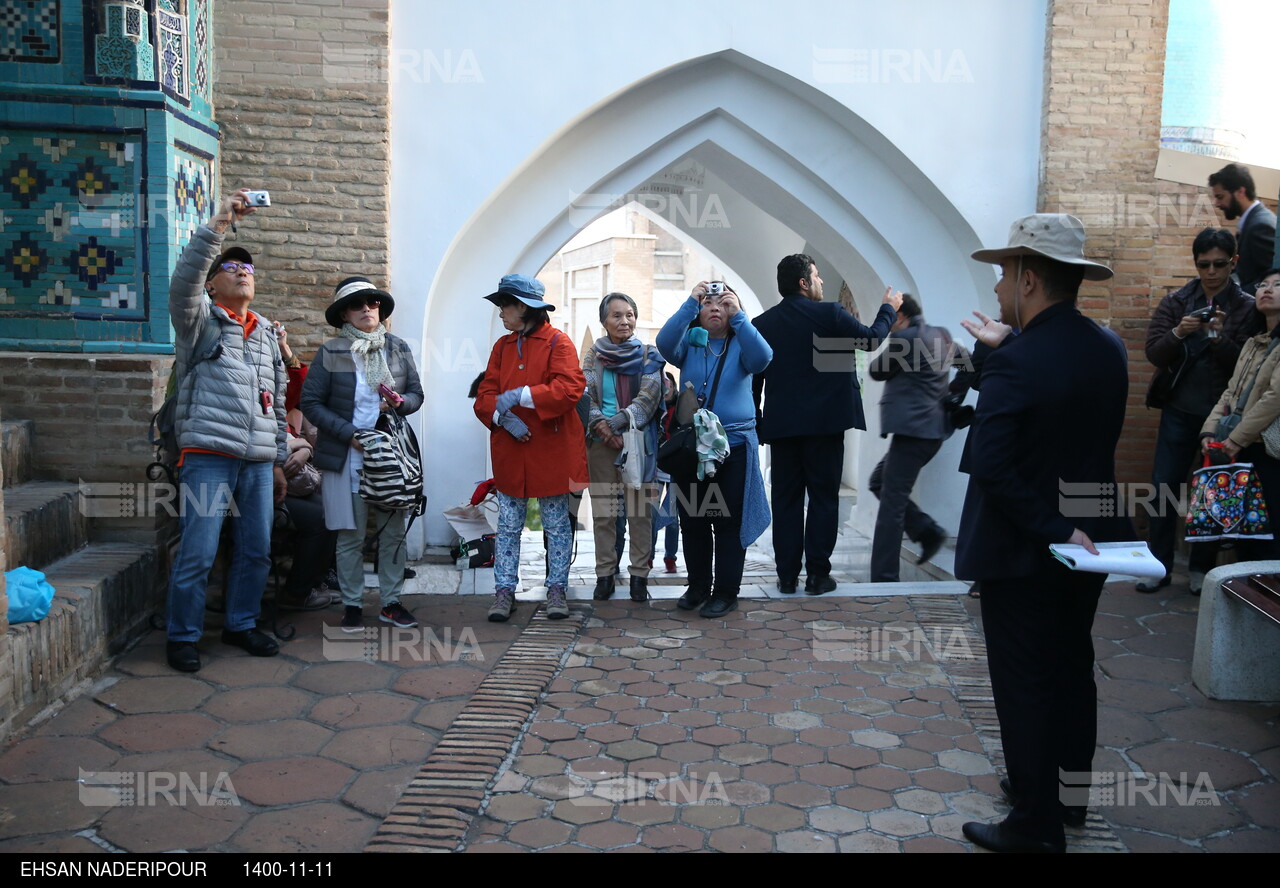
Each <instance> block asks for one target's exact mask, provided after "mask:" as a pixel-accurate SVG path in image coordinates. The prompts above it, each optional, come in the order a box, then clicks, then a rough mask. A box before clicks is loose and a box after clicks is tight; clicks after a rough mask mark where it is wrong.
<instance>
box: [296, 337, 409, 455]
mask: <svg viewBox="0 0 1280 888" xmlns="http://www.w3.org/2000/svg"><path fill="white" fill-rule="evenodd" d="M384 348H386V350H387V367H388V369H390V370H391V375H392V376H393V377H394V378H395V384H394V385H393V386H392V388H394V389H395V390H396V393H397V394H399V395H400V396H401V397H402V398H404V403H403V404H401V405H400V406H399V407H397V408H396V412H397V413H399V414H400V415H401V416H408V415H409V414H410V413H415V412H417V411H418V410H419V409H420V408H421V407H422V397H423V395H422V383H421V382H420V381H419V380H418V368H417V367H416V366H415V365H414V363H413V353H412V352H411V351H410V350H409V344H408V343H407V342H405V341H404V340H403V339H400V338H399V337H396V336H392V335H391V334H390V333H388V334H387V341H386V345H385V346H384ZM298 406H299V407H300V408H301V409H302V415H303V416H305V417H306V418H307V419H309V420H311V422H312V423H313V424H314V425H315V427H316V428H317V429H319V430H320V435H319V437H318V439H317V441H316V453H315V457H314V458H313V459H312V462H313V463H315V465H316V466H317V467H319V468H321V469H324V470H325V471H329V472H340V471H342V466H343V464H344V463H345V462H346V459H347V450H348V449H350V447H351V439H352V438H353V437H354V436H355V433H356V427H355V426H354V425H352V424H351V418H352V417H353V416H354V415H355V412H356V365H355V361H354V359H353V358H352V357H351V340H350V339H343V338H341V337H339V338H337V339H330V340H329V341H328V342H326V343H325V344H324V345H322V346H320V351H318V352H316V357H315V360H314V361H312V362H311V368H310V369H309V370H308V371H307V381H306V382H304V383H303V384H302V398H301V400H300V402H299V404H298Z"/></svg>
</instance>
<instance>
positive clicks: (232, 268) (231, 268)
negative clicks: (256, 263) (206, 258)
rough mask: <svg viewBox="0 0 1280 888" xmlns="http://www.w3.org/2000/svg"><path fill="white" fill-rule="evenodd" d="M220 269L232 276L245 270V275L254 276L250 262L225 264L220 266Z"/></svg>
mask: <svg viewBox="0 0 1280 888" xmlns="http://www.w3.org/2000/svg"><path fill="white" fill-rule="evenodd" d="M219 268H221V269H222V270H223V271H226V272H229V273H231V274H235V273H236V272H238V271H239V270H240V269H242V268H243V269H244V273H245V274H247V275H252V274H253V266H252V265H250V264H249V263H248V262H223V263H222V265H220V266H219Z"/></svg>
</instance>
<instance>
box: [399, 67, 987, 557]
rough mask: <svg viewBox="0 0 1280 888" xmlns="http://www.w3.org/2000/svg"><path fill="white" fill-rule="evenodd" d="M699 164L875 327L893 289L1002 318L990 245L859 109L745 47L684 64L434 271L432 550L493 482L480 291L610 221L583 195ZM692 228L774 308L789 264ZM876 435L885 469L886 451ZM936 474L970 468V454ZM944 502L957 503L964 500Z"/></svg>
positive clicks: (619, 110) (580, 131)
mask: <svg viewBox="0 0 1280 888" xmlns="http://www.w3.org/2000/svg"><path fill="white" fill-rule="evenodd" d="M687 158H693V159H694V160H696V161H697V162H698V163H700V164H702V165H703V166H705V167H706V168H708V169H710V170H713V171H714V172H715V174H716V175H717V176H718V177H719V178H720V179H721V180H723V181H724V182H726V183H727V184H728V185H729V186H730V187H731V188H732V189H734V191H735V192H736V193H738V194H740V195H742V196H744V197H745V198H747V200H748V201H749V202H750V203H751V204H752V205H754V206H755V207H756V208H758V209H759V210H760V211H761V212H763V213H765V214H767V215H768V216H770V217H772V218H773V219H776V220H778V221H779V222H781V223H782V224H783V225H784V226H785V228H786V229H789V230H790V231H793V232H795V233H797V234H798V235H800V236H802V237H803V238H804V240H805V241H806V242H808V243H809V244H812V245H813V248H814V250H815V251H816V252H820V253H821V254H822V255H823V256H824V257H825V258H826V260H827V261H829V262H830V263H831V264H832V265H833V266H834V267H835V269H836V270H837V271H838V272H839V273H840V274H841V275H842V276H843V277H844V279H845V280H847V281H849V283H850V286H851V287H853V289H854V292H855V293H856V294H857V296H858V301H859V306H860V309H861V312H862V314H863V316H864V318H867V317H869V316H870V315H872V314H874V309H875V305H876V303H877V302H878V301H879V291H880V289H881V288H882V286H883V283H882V282H888V283H892V284H893V285H894V286H896V287H899V288H901V289H908V290H911V291H913V292H916V293H919V294H921V295H922V297H923V299H924V301H925V304H926V306H927V307H928V308H929V314H930V316H931V320H935V322H938V323H943V324H945V325H950V326H952V327H953V330H954V325H955V323H956V322H957V321H958V319H959V318H960V317H964V316H967V315H968V312H969V310H970V309H971V308H973V307H974V306H975V305H976V304H977V300H978V299H979V298H984V299H986V300H987V303H986V304H988V306H989V303H990V300H989V290H990V282H991V273H990V271H989V269H985V268H984V267H982V266H979V265H977V264H975V263H973V262H972V261H970V260H969V259H968V255H969V253H970V252H972V251H973V250H974V249H977V248H978V246H979V243H978V238H977V235H976V234H975V233H974V231H973V228H972V227H971V225H970V224H969V223H968V221H966V220H965V219H964V218H963V216H962V215H961V213H960V212H959V211H958V210H957V209H956V208H955V207H954V206H953V205H952V204H951V203H950V202H949V201H948V200H947V199H946V197H945V196H944V195H943V194H942V193H941V192H940V191H939V190H938V189H937V187H936V186H934V185H933V183H932V182H931V181H930V180H929V179H928V178H927V177H926V176H924V174H923V173H921V172H920V170H919V169H918V168H917V167H916V166H915V165H914V164H913V163H912V162H911V161H910V160H909V159H908V158H907V157H906V156H904V155H903V154H902V153H901V152H900V151H899V150H898V149H896V148H895V147H894V146H893V145H892V144H891V143H889V142H888V140H886V139H885V138H884V137H883V136H882V135H881V134H880V133H879V132H877V131H876V130H875V129H874V128H872V127H870V126H869V125H868V124H867V123H866V122H865V121H863V120H862V119H861V118H859V117H858V116H857V115H856V114H855V113H854V112H853V111H851V110H850V109H849V108H848V107H846V106H845V105H843V104H840V103H838V102H836V101H835V100H833V99H831V98H830V97H829V96H827V95H826V94H824V93H823V92H821V91H820V90H818V89H816V88H814V87H812V86H810V85H808V84H805V83H802V82H800V81H798V80H796V79H795V78H793V77H791V76H789V75H786V74H784V73H782V72H779V71H777V70H776V69H773V68H770V67H767V66H764V65H761V64H760V63H758V62H756V61H754V60H752V59H750V58H748V57H746V56H743V55H742V54H740V53H737V52H735V51H726V52H722V53H717V54H714V55H711V56H706V57H703V58H699V59H695V60H692V61H690V62H687V63H685V64H683V65H679V66H676V67H673V68H669V69H667V70H665V71H663V72H660V73H658V74H655V75H654V76H652V77H650V78H648V79H646V80H643V81H640V82H638V83H636V84H633V85H632V86H631V87H629V88H627V89H625V90H622V91H620V92H618V93H616V94H614V95H613V96H611V97H609V98H608V99H606V100H604V101H603V102H601V103H599V104H598V105H596V106H595V107H593V108H591V109H588V110H587V111H585V112H583V113H582V114H581V115H579V116H578V117H577V118H576V119H575V120H573V121H571V122H569V123H568V124H566V125H565V126H564V127H562V128H561V129H560V130H559V131H558V132H556V133H555V134H554V135H553V136H552V137H551V138H550V139H548V140H547V142H546V143H545V144H544V145H543V146H542V147H541V148H540V150H538V151H537V152H535V153H534V154H533V155H532V156H530V157H529V158H528V159H527V160H526V161H525V163H523V164H522V165H521V166H520V168H518V169H517V170H515V171H513V172H512V173H511V174H510V176H508V177H507V179H506V180H505V181H504V182H503V183H502V185H501V186H499V187H498V188H497V189H495V191H494V192H493V193H492V194H491V195H490V197H489V199H488V200H487V201H486V202H485V203H484V204H483V205H482V206H481V207H479V208H478V209H477V210H476V212H475V213H474V214H473V215H472V216H471V218H470V219H469V220H468V222H467V224H466V225H464V226H463V228H462V229H461V230H460V231H459V232H458V233H457V235H456V237H455V238H454V240H453V242H452V243H451V244H450V246H449V249H448V250H447V252H446V253H445V255H444V259H443V261H442V262H441V265H440V267H439V268H438V269H437V270H436V272H435V274H434V275H433V276H432V286H431V289H430V292H429V294H428V297H427V302H426V311H425V319H424V325H423V330H422V335H423V342H424V348H423V352H422V354H421V356H420V357H421V364H422V367H421V371H422V375H423V382H424V387H425V389H426V393H427V397H426V403H425V405H424V409H423V414H422V417H423V420H422V431H421V438H422V444H423V451H424V454H425V455H426V463H427V470H426V484H427V491H428V494H429V495H430V496H431V501H432V503H433V507H432V508H431V510H430V511H429V513H428V516H427V519H426V521H427V526H426V538H427V542H428V543H429V544H443V543H446V542H448V541H449V540H450V539H451V537H452V535H451V531H450V530H449V528H448V526H447V524H446V523H445V522H444V520H443V518H442V517H441V515H440V510H441V509H442V508H444V507H445V506H447V505H449V504H452V503H456V502H459V501H461V500H463V499H465V498H467V497H468V496H469V495H470V492H471V489H472V486H473V485H474V483H475V482H476V481H479V480H481V479H483V478H485V477H487V475H488V467H487V463H486V460H487V447H486V439H485V435H486V434H487V433H486V432H485V430H484V429H483V427H482V426H481V425H480V424H479V423H478V422H476V421H475V419H474V417H473V416H472V414H471V405H470V402H469V401H468V400H467V398H466V390H467V386H468V384H469V382H470V380H471V379H472V378H473V377H474V376H475V375H476V373H478V372H479V371H480V370H482V369H483V368H484V363H485V362H486V361H487V358H488V354H489V350H490V348H491V346H492V343H493V341H494V340H495V339H496V338H497V336H498V335H499V334H500V332H501V329H500V327H499V326H498V325H497V323H496V318H495V313H494V312H493V311H492V310H490V308H489V306H488V304H487V303H484V302H482V301H481V299H480V297H482V296H483V295H484V294H485V293H488V292H490V291H491V290H492V288H493V285H494V284H496V282H497V279H498V278H499V277H500V276H501V275H503V274H506V273H508V272H513V271H514V272H521V273H524V274H536V273H537V271H538V270H539V269H540V268H541V267H542V266H543V264H545V262H546V261H547V260H548V259H549V258H550V257H551V256H552V255H554V254H555V252H556V251H557V250H559V248H560V247H561V246H562V245H563V244H564V243H565V242H566V241H567V240H568V239H569V238H570V237H571V236H572V235H573V234H575V233H576V232H577V231H578V230H579V229H581V228H582V227H583V226H584V225H585V224H587V223H588V222H589V221H591V218H592V217H593V216H595V215H600V214H602V213H604V212H606V211H607V210H608V208H609V207H608V202H609V199H608V197H605V198H603V199H597V198H584V197H583V195H605V196H617V195H625V194H628V193H634V192H636V191H638V190H641V189H642V187H643V185H644V183H646V182H648V181H649V180H650V179H652V178H654V177H655V176H657V175H658V174H659V173H661V172H662V171H663V170H665V169H668V168H670V167H671V166H673V165H674V164H676V163H677V162H679V161H681V160H684V159H687ZM680 227H681V228H682V230H683V233H684V235H685V236H686V237H687V238H688V239H689V240H691V241H694V242H696V243H698V244H700V245H703V246H705V247H706V248H707V249H708V250H709V251H710V252H712V253H714V254H715V255H717V256H718V257H719V258H720V259H721V261H723V262H724V263H726V265H727V266H728V267H730V268H732V269H733V270H734V272H735V273H736V274H738V275H739V277H740V278H741V279H743V280H746V281H748V282H749V283H750V284H751V286H752V287H753V288H754V289H755V291H756V293H757V294H758V295H759V296H761V297H762V298H776V297H771V294H772V293H773V287H772V276H773V266H774V265H775V264H776V262H777V260H778V259H779V258H780V257H781V255H782V254H781V253H780V254H779V255H777V256H773V255H770V254H769V253H768V251H767V250H762V248H761V246H760V244H758V243H751V242H749V240H750V239H749V238H746V237H744V235H743V232H742V231H739V232H738V234H737V236H736V237H735V232H734V228H733V227H732V226H730V227H728V228H722V229H698V230H689V229H688V228H687V227H686V226H683V225H681V226H680ZM746 227H748V228H749V227H750V226H746ZM828 286H829V287H831V288H832V289H834V284H833V282H831V281H828ZM876 397H877V391H876V389H875V387H872V388H871V389H870V390H869V391H867V392H866V393H864V398H865V400H866V402H867V403H866V405H865V406H866V408H867V414H868V420H869V425H870V428H871V432H874V431H875V430H876V427H877V426H878V422H877V419H876V409H875V400H876ZM863 440H864V441H865V442H866V444H865V446H867V447H868V448H870V449H871V450H872V451H874V452H875V455H876V456H877V458H878V452H880V451H882V449H883V445H882V444H880V442H879V439H878V438H876V437H873V436H872V435H871V434H867V435H864V436H863ZM860 446H864V445H860ZM938 462H940V463H942V462H950V464H951V469H954V459H951V460H945V459H942V458H940V459H939V460H938ZM868 468H869V467H868ZM930 468H933V467H930ZM864 474H865V473H864ZM947 486H948V487H950V485H947ZM940 497H941V498H942V499H943V500H947V501H955V500H957V496H956V492H955V491H954V490H950V489H948V490H945V491H942V492H941V493H940ZM930 499H932V497H925V498H924V501H923V502H922V505H923V506H925V507H926V508H927V507H928V506H927V504H928V500H930ZM953 508H956V509H958V502H957V503H954V505H953ZM938 517H940V518H944V523H949V522H945V516H944V515H939V516H938Z"/></svg>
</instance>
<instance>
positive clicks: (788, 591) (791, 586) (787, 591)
mask: <svg viewBox="0 0 1280 888" xmlns="http://www.w3.org/2000/svg"><path fill="white" fill-rule="evenodd" d="M798 585H799V581H798V580H792V581H791V582H789V583H788V582H787V581H786V580H778V591H779V592H781V593H782V594H783V595H795V594H796V587H797V586H798Z"/></svg>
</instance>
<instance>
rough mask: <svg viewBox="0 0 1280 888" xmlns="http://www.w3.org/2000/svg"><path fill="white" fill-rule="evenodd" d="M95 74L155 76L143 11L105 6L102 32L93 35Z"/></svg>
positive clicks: (138, 77)
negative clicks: (105, 14) (104, 25)
mask: <svg viewBox="0 0 1280 888" xmlns="http://www.w3.org/2000/svg"><path fill="white" fill-rule="evenodd" d="M94 66H95V68H96V70H97V72H98V76H99V77H120V78H124V79H126V80H154V79H155V76H156V75H155V69H156V61H155V48H154V47H153V46H152V45H151V42H150V40H149V39H148V36H147V14H146V13H145V12H144V11H143V10H141V9H139V8H138V7H136V6H118V5H112V6H108V7H107V27H106V33H105V34H98V35H97V36H96V37H94Z"/></svg>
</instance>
